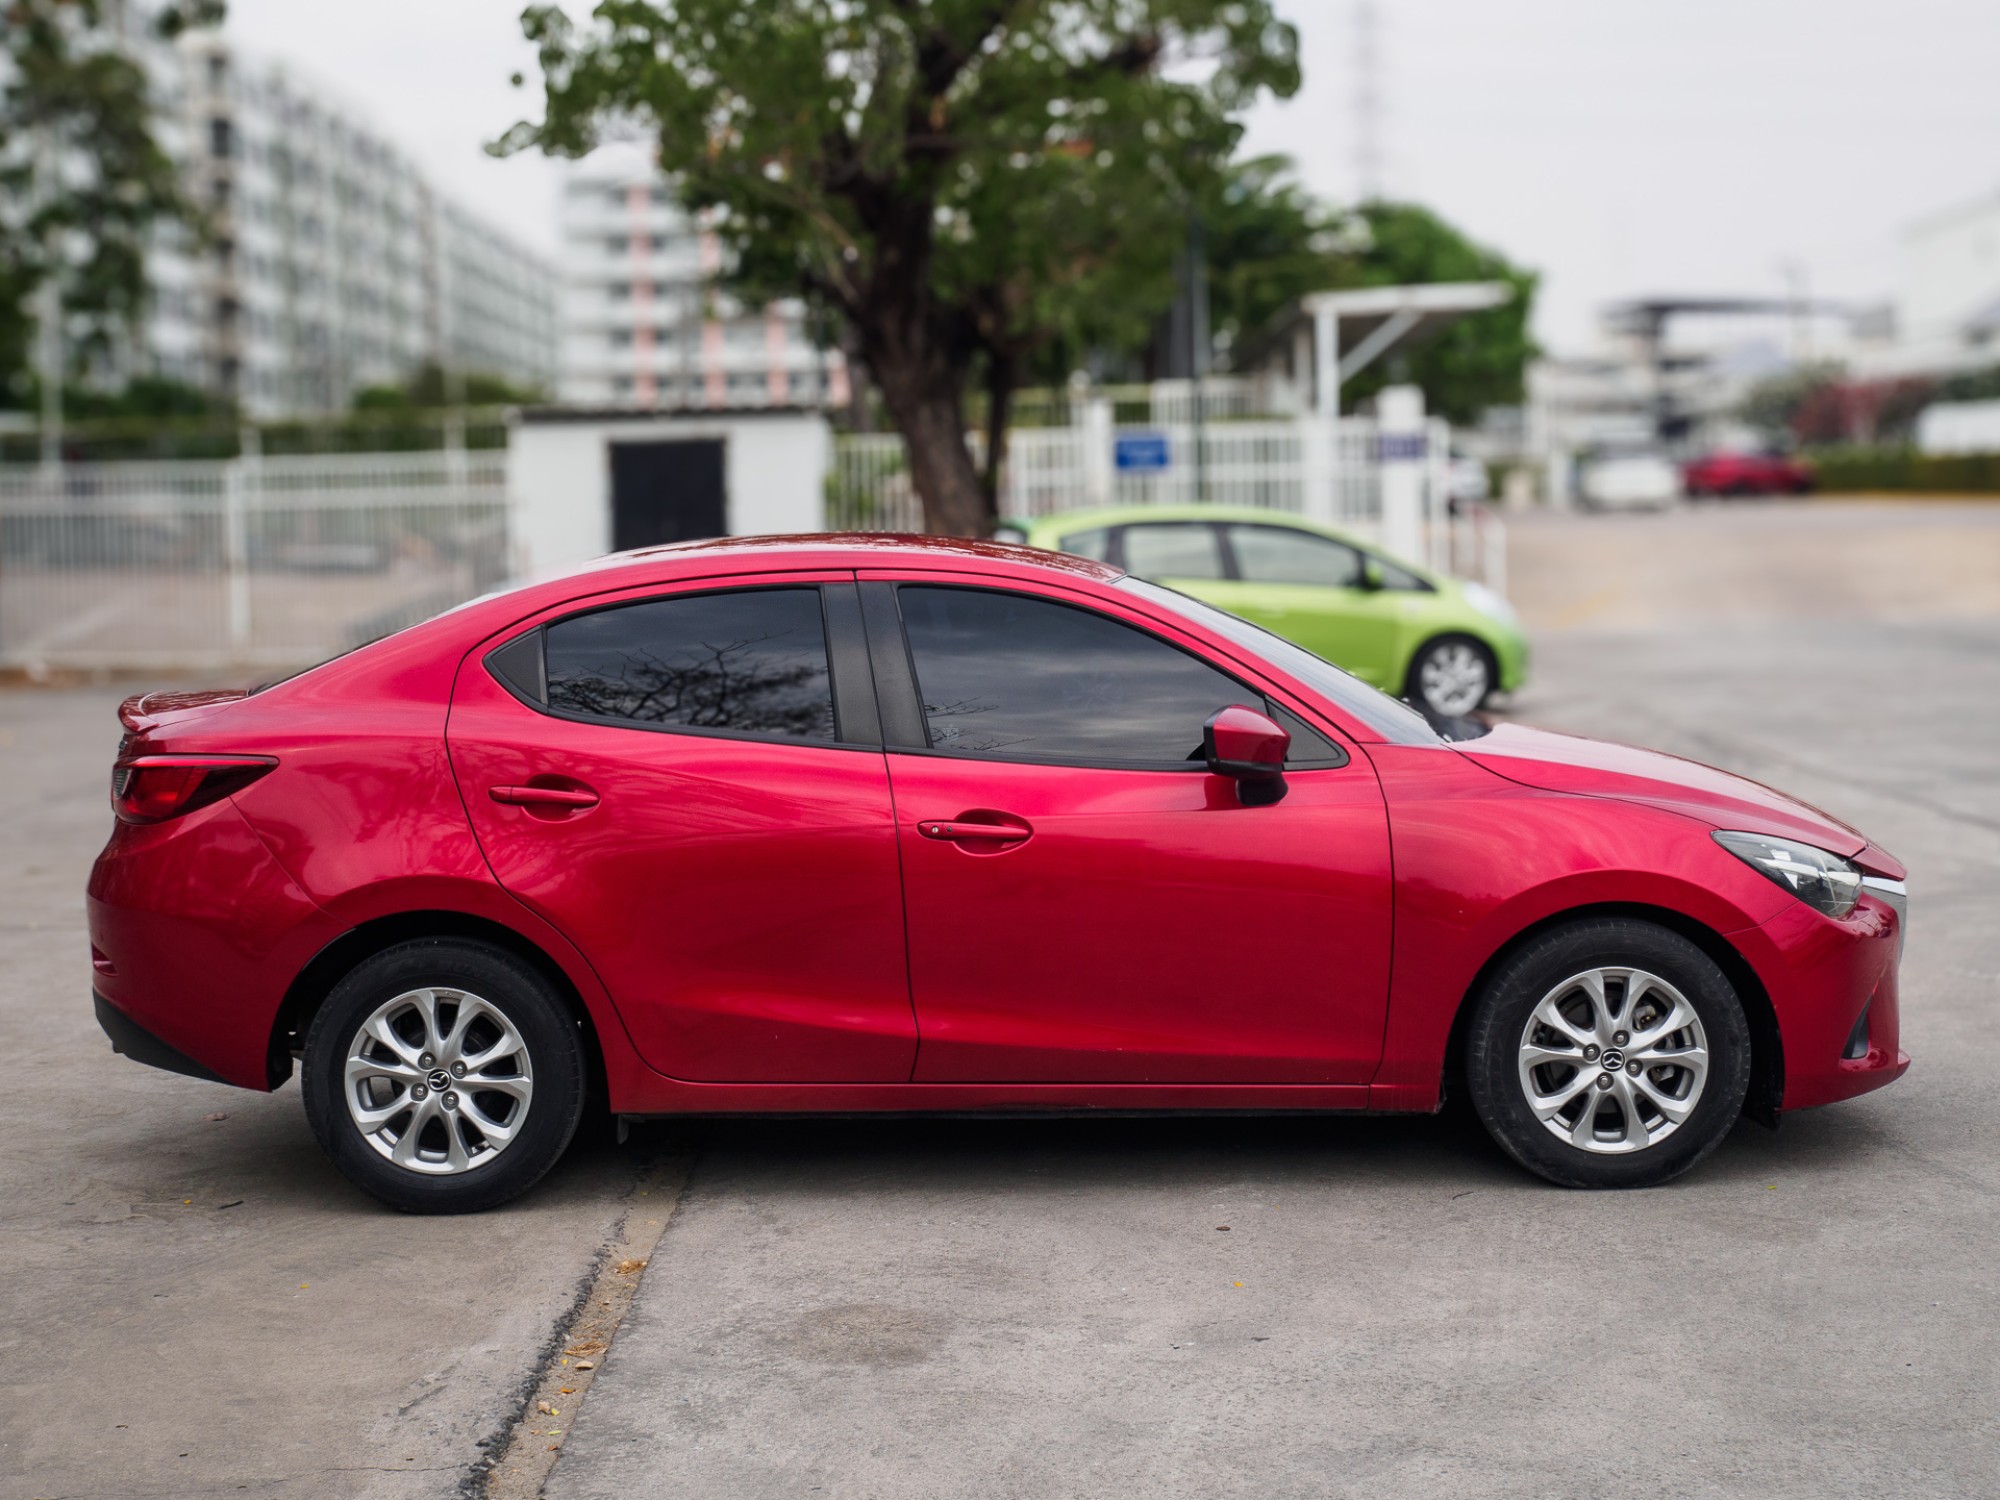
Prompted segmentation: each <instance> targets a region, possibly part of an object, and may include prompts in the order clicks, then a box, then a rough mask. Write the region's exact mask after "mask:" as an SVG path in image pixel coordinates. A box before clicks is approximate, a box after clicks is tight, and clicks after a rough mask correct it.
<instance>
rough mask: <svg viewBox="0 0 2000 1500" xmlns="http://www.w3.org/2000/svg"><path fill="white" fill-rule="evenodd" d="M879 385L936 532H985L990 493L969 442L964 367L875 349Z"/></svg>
mask: <svg viewBox="0 0 2000 1500" xmlns="http://www.w3.org/2000/svg"><path fill="white" fill-rule="evenodd" d="M868 363H869V367H870V369H871V371H872V372H873V374H874V376H875V385H876V389H878V390H880V391H881V393H882V401H883V404H884V405H885V406H887V407H888V408H889V415H890V416H892V417H893V418H895V421H896V430H897V431H898V432H900V433H901V434H902V435H903V445H904V447H905V448H907V449H908V450H909V455H910V478H911V480H912V481H914V483H915V484H916V487H917V498H918V499H920V500H921V501H922V502H923V506H924V530H925V531H927V532H929V533H930V534H931V535H933V536H973V537H977V536H985V535H986V534H987V532H988V530H989V525H988V522H987V519H986V517H987V503H986V496H985V494H984V492H983V490H982V488H981V486H980V482H979V471H978V470H977V469H976V468H974V467H973V463H972V454H971V453H970V452H968V451H967V449H966V446H965V404H964V394H965V392H964V384H963V382H964V378H965V377H964V370H963V366H962V365H958V366H957V367H954V362H952V361H951V360H949V359H948V358H947V357H946V356H944V355H942V354H934V355H933V356H932V357H930V358H923V357H921V356H915V357H913V356H908V355H904V354H903V353H902V352H901V351H900V350H898V351H893V352H892V351H884V350H881V349H878V348H871V349H870V350H869V356H868Z"/></svg>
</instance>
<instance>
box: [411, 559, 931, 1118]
mask: <svg viewBox="0 0 2000 1500" xmlns="http://www.w3.org/2000/svg"><path fill="white" fill-rule="evenodd" d="M447 737H448V743H449V746H450V753H451V760H452V766H453V769H454V771H455V772H456V773H457V776H458V780H459V785H460V789H461V791H462V792H463V794H464V798H465V805H466V808H467V810H468V811H469V812H470V814H471V817H472V823H473V827H474V829H475V830H476V831H477V834H478V837H479V841H480V846H481V847H482V849H483V850H484V851H485V854H486V858H487V860H488V862H489V863H490V864H491V865H492V867H493V871H494V874H495V875H496V876H497V877H498V879H499V881H500V883H501V884H502V885H503V886H505V887H506V888H507V889H508V890H509V891H510V892H512V893H513V895H514V896H516V897H517V898H518V899H519V900H521V901H522V902H523V903H524V904H526V905H527V906H529V907H530V908H532V909H533V910H534V911H536V912H537V913H539V914H540V915H541V916H543V917H544V918H546V919H547V920H548V921H549V922H551V923H553V924H554V925H555V926H556V927H557V928H559V929H560V930H561V931H562V932H563V933H564V934H565V935H566V936H567V937H568V938H569V939H570V940H571V941H572V942H574V943H575V944H576V945H577V947H578V948H579V949H580V950H582V952H583V953H584V955H585V956H586V957H587V958H588V959H589V960H590V962H591V964H592V965H593V967H595V968H596V970H597V972H598V974H599V976H600V977H601V978H602V979H603V980H604V983H605V987H606V988H607V989H608V990H609V991H610V992H611V995H612V997H613V999H614V1000H615V1001H616V1003H617V1005H618V1008H619V1012H620V1014H621V1015H622V1016H623V1017H624V1019H625V1022H626V1025H627V1027H628V1029H629V1030H630V1031H631V1033H632V1038H633V1041H634V1042H635V1044H636V1045H637V1046H638V1049H639V1052H640V1054H641V1055H642V1056H643V1057H644V1058H645V1059H646V1061H647V1062H648V1063H650V1064H651V1065H652V1066H653V1067H655V1068H657V1069H658V1070H659V1071H661V1072H663V1073H666V1074H668V1075H670V1076H672V1077H675V1078H682V1079H689V1080H695V1081H704V1082H900V1081H905V1080H907V1079H908V1078H909V1076H910V1069H911V1065H912V1062H913V1060H914V1057H915V1054H916V1027H915V1022H914V1019H913V1016H912V1013H911V1007H910V999H909V986H908V978H907V969H906V965H905V959H904V946H903V906H902V890H901V881H900V874H899V870H898V865H897V854H896V839H895V828H894V819H893V816H892V813H891V808H890V801H889V782H888V774H887V770H886V767H885V765H884V761H883V755H882V747H881V738H880V733H879V730H878V728H877V721H876V711H875V699H874V690H873V684H872V682H871V680H870V677H869V672H868V666H867V646H866V642H865V640H864V638H863V636H862V631H861V618H860V606H859V602H858V598H857V595H856V591H855V586H854V584H853V582H852V579H851V575H837V576H820V577H806V578H788V579H786V580H785V581H784V582H782V583H780V584H774V583H772V582H771V581H770V580H768V579H734V580H732V579H712V580H704V581H703V582H701V583H699V584H692V585H687V586H684V587H680V588H675V589H656V590H652V591H648V592H643V593H637V594H629V595H625V596H622V597H619V598H616V599H614V600H611V601H608V602H600V603H593V604H590V605H586V606H571V607H570V608H568V609H566V610H557V611H551V612H550V613H549V614H548V615H547V616H545V617H543V618H540V619H537V620H534V621H531V622H524V624H523V625H522V626H520V627H516V628H515V629H513V630H511V631H509V632H507V633H506V634H505V635H504V636H502V637H499V638H496V639H495V640H493V641H492V642H489V643H488V645H487V646H485V647H483V648H482V649H481V650H480V651H479V652H476V653H474V654H473V655H472V656H470V657H468V658H467V660H466V662H465V663H464V665H463V666H462V667H461V668H460V670H459V677H458V683H457V687H456V690H455V693H454V696H453V701H452V710H451V721H450V727H449V730H448V736H447Z"/></svg>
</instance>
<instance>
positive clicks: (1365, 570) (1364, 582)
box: [1354, 557, 1388, 594]
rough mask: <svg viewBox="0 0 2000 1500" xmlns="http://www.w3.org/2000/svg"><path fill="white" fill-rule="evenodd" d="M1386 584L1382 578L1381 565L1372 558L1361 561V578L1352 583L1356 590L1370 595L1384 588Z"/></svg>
mask: <svg viewBox="0 0 2000 1500" xmlns="http://www.w3.org/2000/svg"><path fill="white" fill-rule="evenodd" d="M1387 582H1388V580H1386V579H1385V578H1383V576H1382V564H1380V563H1379V562H1377V561H1376V560H1375V559H1374V558H1372V557H1364V558H1362V559H1361V576H1360V577H1359V578H1357V579H1356V580H1355V582H1354V586H1355V587H1356V588H1358V589H1362V590H1365V591H1366V592H1368V593H1371V594H1372V593H1375V592H1376V591H1378V590H1379V589H1381V588H1383V587H1385V586H1386V584H1387Z"/></svg>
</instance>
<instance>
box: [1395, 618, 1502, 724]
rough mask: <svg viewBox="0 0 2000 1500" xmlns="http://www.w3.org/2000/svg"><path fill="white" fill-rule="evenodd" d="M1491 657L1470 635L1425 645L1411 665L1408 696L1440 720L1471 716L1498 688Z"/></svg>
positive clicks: (1444, 638)
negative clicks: (1465, 715)
mask: <svg viewBox="0 0 2000 1500" xmlns="http://www.w3.org/2000/svg"><path fill="white" fill-rule="evenodd" d="M1499 681H1500V674H1499V672H1498V671H1496V670H1495V669H1494V665H1493V653H1492V652H1490V651H1488V650H1487V649H1486V647H1485V646H1483V645H1482V644H1480V643H1479V642H1478V641H1475V640H1474V639H1473V638H1472V637H1471V636H1469V635H1441V636H1439V637H1438V638H1437V639H1436V640H1433V641H1426V642H1425V643H1424V644H1423V646H1422V647H1421V648H1420V649H1419V650H1418V651H1417V654H1416V656H1415V657H1414V658H1413V659H1412V660H1411V662H1410V676H1409V684H1408V689H1407V691H1408V693H1409V696H1410V697H1411V698H1412V699H1414V700H1415V701H1416V702H1417V703H1419V704H1421V705H1422V706H1423V707H1425V708H1427V709H1429V710H1430V711H1431V712H1432V713H1434V714H1436V715H1438V716H1439V717H1441V718H1446V719H1456V718H1459V717H1460V716H1462V715H1464V714H1469V713H1471V712H1472V711H1473V710H1474V709H1475V708H1477V707H1479V705H1480V704H1482V703H1484V702H1485V701H1486V700H1487V698H1489V697H1490V696H1492V693H1493V690H1494V688H1496V687H1497V686H1499Z"/></svg>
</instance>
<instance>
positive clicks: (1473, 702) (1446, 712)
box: [1000, 505, 1528, 718]
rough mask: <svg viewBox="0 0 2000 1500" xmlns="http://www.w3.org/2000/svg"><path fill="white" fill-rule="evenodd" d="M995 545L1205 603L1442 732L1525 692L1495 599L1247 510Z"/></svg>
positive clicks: (1120, 514)
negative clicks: (1093, 563) (1023, 547)
mask: <svg viewBox="0 0 2000 1500" xmlns="http://www.w3.org/2000/svg"><path fill="white" fill-rule="evenodd" d="M1000 534H1001V535H1002V536H1003V537H1010V538H1018V539H1019V540H1021V541H1024V542H1026V543H1027V544H1028V545H1030V546H1033V547H1047V548H1049V549H1050V550H1051V551H1056V552H1073V553H1077V554H1079V555H1081V556H1084V557H1094V558H1096V559H1098V560H1099V561H1101V562H1108V563H1112V564H1115V565H1116V566H1118V567H1122V568H1123V569H1125V571H1126V572H1128V573H1133V574H1136V575H1137V576H1139V577H1141V578H1147V579H1151V580H1152V581H1153V582H1155V583H1162V584H1165V585H1167V586H1168V587H1170V588H1175V589H1179V590H1180V591H1181V592H1182V593H1186V594H1192V595H1194V596H1195V597H1196V598H1197V599H1205V600H1207V601H1208V602H1209V603H1210V604H1214V605H1217V606H1219V607H1220V608H1222V609H1226V610H1228V611H1229V612H1230V613H1232V614H1237V615H1241V616H1242V617H1243V618H1244V619H1246V620H1251V621H1254V622H1255V623H1257V624H1259V625H1262V626H1263V627H1264V628H1265V629H1267V630H1270V631H1273V632H1275V633H1276V634H1278V635H1281V636H1284V637H1285V638H1286V639H1287V640H1291V641H1295V642H1297V643H1298V644H1299V645H1301V646H1304V647H1305V648H1306V649H1307V650H1308V651H1311V652H1314V653H1315V654H1317V655H1319V656H1323V657H1325V658H1326V659H1327V660H1328V661H1330V662H1333V663H1334V664H1335V665H1336V666H1341V667H1345V668H1346V669H1347V670H1348V671H1350V672H1352V673H1353V674H1354V675H1355V676H1356V677H1359V678H1361V679H1362V680H1363V681H1364V682H1368V683H1372V684H1374V685H1375V686H1376V687H1379V688H1381V689H1383V690H1384V691H1386V692H1390V693H1395V694H1399V695H1401V696H1403V697H1406V698H1408V699H1409V700H1410V701H1411V702H1413V703H1415V704H1417V705H1419V706H1420V707H1423V708H1426V709H1428V710H1430V712H1432V713H1433V714H1437V715H1440V716H1443V717H1446V718H1455V717H1457V716H1458V715H1460V714H1468V713H1471V712H1472V711H1473V710H1474V709H1475V708H1478V707H1479V705H1480V704H1482V703H1484V702H1485V701H1486V700H1487V699H1488V698H1489V697H1491V696H1492V695H1493V694H1494V693H1496V692H1512V691H1514V690H1515V689H1516V688H1518V687H1520V685H1521V684H1522V682H1524V681H1525V680H1526V678H1527V671H1528V642H1527V638H1526V636H1524V635H1523V634H1522V632H1521V624H1520V620H1519V618H1518V617H1517V616H1516V615H1515V613H1514V611H1513V608H1512V607H1511V606H1510V605H1509V604H1508V603H1507V601H1506V600H1505V599H1503V598H1501V597H1500V595H1498V594H1497V593H1495V592H1494V591H1493V590H1492V589H1489V588H1487V587H1486V586H1485V585H1483V584H1478V583H1470V582H1466V581H1464V580H1462V579H1456V578H1449V577H1446V576H1445V575H1444V574H1442V573H1433V572H1431V571H1430V570H1429V569H1428V568H1420V567H1417V566H1416V565H1414V564H1412V563H1406V562H1398V561H1395V560H1393V559H1392V558H1390V557H1389V556H1388V555H1387V554H1385V553H1383V552H1381V551H1380V550H1378V549H1376V548H1374V547H1372V546H1370V545H1369V544H1368V543H1366V542H1363V541H1360V540H1359V539H1357V538H1355V537H1352V536H1349V535H1347V534H1346V533H1345V532H1342V531H1338V530H1336V529H1334V528H1333V527H1331V526H1322V525H1320V524H1319V523H1318V522H1315V521H1306V520H1301V519H1300V518H1298V517H1296V516H1288V515H1285V514H1283V513H1281V512H1274V511H1268V510H1258V509H1254V508H1251V507H1245V506H1226V505H1171V506H1121V507H1119V508H1117V509H1112V510H1085V511H1071V512H1068V513H1067V514H1064V515H1058V516H1044V517H1040V518H1038V519H1035V520H1029V521H1014V522H1006V523H1003V524H1002V526H1001V531H1000Z"/></svg>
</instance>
